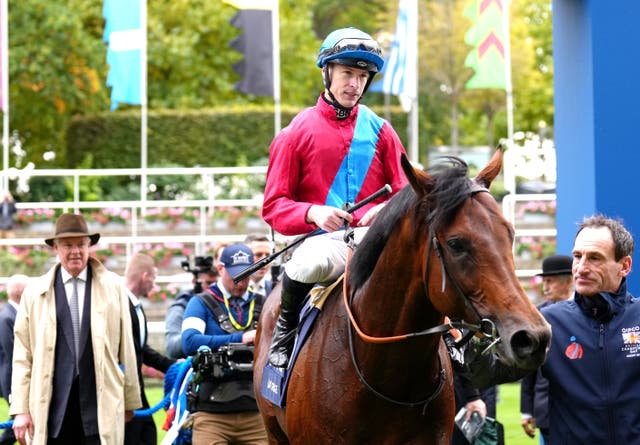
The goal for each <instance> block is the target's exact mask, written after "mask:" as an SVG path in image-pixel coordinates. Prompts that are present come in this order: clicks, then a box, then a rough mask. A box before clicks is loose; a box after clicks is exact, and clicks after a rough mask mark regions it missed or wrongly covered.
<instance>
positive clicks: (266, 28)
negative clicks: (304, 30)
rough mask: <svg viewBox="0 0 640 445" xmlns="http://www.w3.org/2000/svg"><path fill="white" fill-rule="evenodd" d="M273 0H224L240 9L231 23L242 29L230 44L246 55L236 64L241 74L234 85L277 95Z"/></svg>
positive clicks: (259, 92) (242, 91)
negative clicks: (274, 70)
mask: <svg viewBox="0 0 640 445" xmlns="http://www.w3.org/2000/svg"><path fill="white" fill-rule="evenodd" d="M274 1H277V0H262V1H260V0H223V3H227V4H229V5H231V6H233V7H235V8H238V9H239V11H238V12H237V13H236V14H235V15H234V16H233V17H232V18H231V21H230V23H231V25H233V26H234V27H236V28H238V29H239V30H240V35H239V36H238V37H237V38H235V39H234V40H233V41H232V42H231V44H230V46H231V48H233V49H235V50H236V51H238V52H240V53H242V55H243V58H242V60H240V61H239V62H237V63H234V64H233V70H234V71H235V72H236V73H237V74H238V75H239V76H240V81H238V82H236V84H235V88H236V90H237V91H240V92H241V93H245V94H255V95H256V96H271V97H273V96H274V94H273V92H274V77H273V52H274V47H273V31H274V30H273V29H272V28H273V25H272V17H271V15H272V14H273V10H274ZM276 31H277V30H276Z"/></svg>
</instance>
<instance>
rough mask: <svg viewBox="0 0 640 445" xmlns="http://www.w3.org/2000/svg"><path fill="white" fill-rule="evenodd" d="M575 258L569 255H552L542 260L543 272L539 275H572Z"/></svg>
mask: <svg viewBox="0 0 640 445" xmlns="http://www.w3.org/2000/svg"><path fill="white" fill-rule="evenodd" d="M572 266H573V258H571V257H570V256H567V255H551V256H548V257H546V258H545V259H544V260H543V261H542V273H539V274H538V276H541V277H546V276H549V275H571V268H572Z"/></svg>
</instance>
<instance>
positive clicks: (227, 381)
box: [182, 244, 267, 444]
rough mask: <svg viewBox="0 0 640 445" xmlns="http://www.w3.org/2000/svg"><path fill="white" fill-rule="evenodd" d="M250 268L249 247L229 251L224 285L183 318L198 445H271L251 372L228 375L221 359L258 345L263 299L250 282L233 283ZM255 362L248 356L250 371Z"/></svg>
mask: <svg viewBox="0 0 640 445" xmlns="http://www.w3.org/2000/svg"><path fill="white" fill-rule="evenodd" d="M251 264H253V253H252V251H251V249H250V248H249V246H247V245H245V244H232V245H229V246H227V247H225V248H224V249H223V251H222V254H221V255H220V260H219V263H218V264H217V269H218V272H219V273H220V279H219V280H218V282H217V283H214V284H213V285H212V286H210V287H209V288H208V289H206V290H205V291H204V292H202V293H201V294H198V295H197V296H196V298H191V300H190V301H189V304H188V305H187V309H186V311H185V314H184V320H183V322H182V349H183V350H184V352H185V353H186V354H188V355H194V354H196V356H195V357H194V359H193V362H194V369H195V374H194V380H193V386H192V390H193V394H192V396H193V397H190V406H189V410H190V411H191V412H195V414H194V415H193V443H203V444H204V443H229V444H231V443H252V444H266V443H267V435H266V431H265V429H264V424H263V422H262V417H261V416H260V414H259V413H258V407H257V405H256V401H255V395H254V392H253V384H252V380H253V372H252V371H251V370H250V369H251V368H249V370H236V371H234V370H233V369H229V368H228V367H226V366H225V363H224V359H223V357H222V356H221V355H220V354H221V353H224V352H225V351H228V349H227V348H231V347H232V346H233V345H230V344H233V343H242V344H245V345H253V341H254V338H255V334H256V331H255V329H256V326H257V324H258V319H259V316H260V311H261V310H262V305H263V303H264V297H263V296H262V295H260V294H255V293H253V292H251V291H249V290H248V287H249V279H250V278H249V277H247V278H246V279H244V280H242V281H240V282H239V283H238V284H235V283H234V282H233V277H234V276H236V275H238V274H239V273H240V272H242V271H243V270H245V269H246V268H247V267H249V266H250V265H251ZM202 346H206V347H208V348H209V349H210V350H211V351H212V355H211V356H208V355H207V354H206V353H203V350H202V349H200V348H201V347H202ZM199 349H200V351H199ZM252 349H253V348H252V347H251V350H252ZM204 351H206V348H204ZM251 360H252V356H251V355H250V354H249V356H248V357H247V359H246V361H248V363H245V365H248V364H250V363H251Z"/></svg>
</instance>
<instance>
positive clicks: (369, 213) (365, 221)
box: [358, 202, 387, 226]
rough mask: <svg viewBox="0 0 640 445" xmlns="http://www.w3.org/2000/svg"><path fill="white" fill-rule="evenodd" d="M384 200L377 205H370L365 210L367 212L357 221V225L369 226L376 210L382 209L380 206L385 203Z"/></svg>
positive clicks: (374, 217)
mask: <svg viewBox="0 0 640 445" xmlns="http://www.w3.org/2000/svg"><path fill="white" fill-rule="evenodd" d="M386 204H387V203H386V202H381V203H380V204H378V205H377V206H373V207H371V208H370V209H369V210H367V213H365V214H364V216H363V217H362V218H361V219H360V221H359V222H358V226H370V225H371V224H372V223H373V220H374V219H376V216H377V215H378V212H379V211H380V210H382V208H383V207H384V206H385V205H386Z"/></svg>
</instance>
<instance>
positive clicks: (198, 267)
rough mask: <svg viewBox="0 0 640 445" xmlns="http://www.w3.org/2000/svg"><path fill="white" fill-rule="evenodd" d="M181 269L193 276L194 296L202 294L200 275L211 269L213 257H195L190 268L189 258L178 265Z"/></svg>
mask: <svg viewBox="0 0 640 445" xmlns="http://www.w3.org/2000/svg"><path fill="white" fill-rule="evenodd" d="M180 266H181V267H182V269H183V270H184V271H186V272H191V273H192V274H193V280H194V282H195V284H194V286H193V292H194V294H199V293H200V292H202V280H201V279H200V274H201V273H205V272H208V271H210V270H212V269H213V257H212V256H196V257H195V265H194V267H191V264H190V263H189V258H188V257H187V259H186V260H184V261H182V262H181V263H180Z"/></svg>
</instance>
